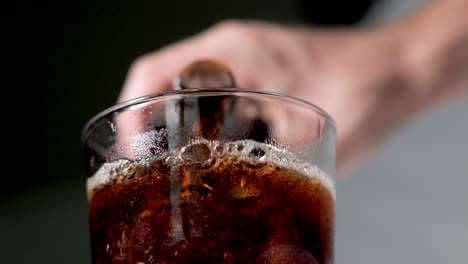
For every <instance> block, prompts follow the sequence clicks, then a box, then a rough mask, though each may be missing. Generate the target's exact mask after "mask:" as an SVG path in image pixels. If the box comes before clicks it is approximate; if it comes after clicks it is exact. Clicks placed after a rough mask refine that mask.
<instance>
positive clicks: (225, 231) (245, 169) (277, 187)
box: [87, 140, 335, 264]
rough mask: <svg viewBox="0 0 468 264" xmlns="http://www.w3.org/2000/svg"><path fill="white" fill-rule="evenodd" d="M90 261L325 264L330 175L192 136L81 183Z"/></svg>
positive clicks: (330, 233)
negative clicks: (85, 198) (84, 186)
mask: <svg viewBox="0 0 468 264" xmlns="http://www.w3.org/2000/svg"><path fill="white" fill-rule="evenodd" d="M87 187H88V200H89V220H90V237H91V247H92V261H93V263H96V264H102V263H148V264H149V263H311V264H315V263H317V264H330V263H333V250H334V249H333V245H334V241H333V238H334V216H335V211H334V210H335V209H334V208H335V207H334V206H335V196H334V188H333V184H332V181H331V179H330V178H329V177H328V176H327V175H326V174H325V173H324V172H322V171H321V170H320V169H319V168H317V167H316V166H314V165H313V164H309V163H306V162H303V161H301V160H300V159H298V158H297V157H296V156H294V155H293V154H291V153H290V152H288V151H286V150H284V149H282V148H279V147H275V146H272V145H268V144H264V143H258V142H254V141H251V140H242V141H237V142H227V143H222V142H218V141H208V140H194V141H192V142H189V143H188V144H187V145H186V146H184V147H182V148H177V149H174V150H172V151H169V152H167V153H162V154H158V155H155V157H153V158H151V159H148V158H145V159H144V160H137V161H130V160H124V159H122V160H118V161H114V162H110V163H106V164H104V165H103V166H102V167H101V168H100V169H99V170H98V171H97V172H96V173H95V174H94V175H93V176H92V177H91V178H89V179H88V186H87Z"/></svg>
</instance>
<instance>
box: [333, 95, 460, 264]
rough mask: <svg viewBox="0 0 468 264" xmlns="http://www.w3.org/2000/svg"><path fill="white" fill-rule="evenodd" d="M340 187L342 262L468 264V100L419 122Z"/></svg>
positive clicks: (339, 258) (339, 249)
mask: <svg viewBox="0 0 468 264" xmlns="http://www.w3.org/2000/svg"><path fill="white" fill-rule="evenodd" d="M337 189H338V191H337V192H338V202H337V248H336V253H337V261H336V263H339V264H340V263H341V264H349V263H356V264H367V263H369V264H371V263H380V264H386V263H388V264H390V263H392V264H393V263H425V264H430V263H434V264H437V263H460V264H461V263H467V260H468V103H465V104H461V105H456V106H451V107H446V108H445V109H440V110H437V111H434V112H431V113H427V114H425V115H424V116H422V117H420V118H418V119H417V120H414V122H411V123H410V124H408V125H407V126H406V127H404V128H402V129H401V130H400V131H399V132H398V133H397V134H396V135H394V137H393V138H392V139H391V140H390V141H388V143H387V144H386V145H385V146H384V147H383V149H382V150H381V151H380V152H379V154H378V155H376V157H375V159H374V160H372V161H371V162H370V163H369V164H368V165H367V166H366V167H365V168H362V169H361V170H359V171H356V172H355V173H354V174H353V175H350V176H349V177H344V178H342V179H341V180H340V181H338V183H337Z"/></svg>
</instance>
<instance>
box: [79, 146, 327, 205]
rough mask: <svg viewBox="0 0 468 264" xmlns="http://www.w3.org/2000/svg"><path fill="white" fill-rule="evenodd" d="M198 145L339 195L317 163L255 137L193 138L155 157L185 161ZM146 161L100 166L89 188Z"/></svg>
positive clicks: (124, 174) (127, 172) (130, 172)
mask: <svg viewBox="0 0 468 264" xmlns="http://www.w3.org/2000/svg"><path fill="white" fill-rule="evenodd" d="M195 144H203V145H206V146H208V147H209V149H210V150H211V154H212V155H210V159H211V158H221V157H223V156H226V155H228V156H235V157H236V158H237V159H239V160H241V161H244V162H248V163H251V164H257V163H269V164H274V165H276V166H278V167H281V168H284V169H289V170H293V171H297V172H298V173H299V174H302V175H305V176H307V177H312V178H316V179H318V180H319V181H320V182H321V183H322V184H323V185H324V186H325V187H326V188H327V189H328V190H330V192H331V194H332V196H333V198H335V196H336V191H335V186H334V183H333V180H332V179H331V178H330V176H328V175H327V174H326V173H325V172H323V171H322V170H321V169H319V168H318V167H317V166H316V165H314V164H310V163H307V162H305V161H302V160H300V159H299V158H298V157H297V156H296V155H294V154H293V153H291V152H289V151H287V150H284V149H281V148H278V147H275V146H272V145H268V144H265V143H259V142H255V141H253V140H239V141H233V142H228V143H221V142H219V141H215V140H214V141H210V140H205V139H195V140H192V141H191V142H190V143H189V144H188V145H186V146H184V147H183V148H181V149H175V150H173V151H171V152H168V153H166V155H163V156H161V155H158V156H157V157H156V158H157V159H158V158H164V159H166V160H169V159H170V160H173V161H177V160H179V161H182V160H181V159H182V158H181V157H182V156H183V155H181V151H183V150H184V149H187V147H189V146H191V145H195ZM147 164H149V163H148V162H147V161H146V160H145V162H143V163H142V162H132V161H129V160H118V161H114V162H110V163H105V164H104V165H102V166H101V168H100V169H99V170H98V171H97V172H96V173H95V174H94V175H93V176H92V177H90V178H89V179H88V182H87V191H88V193H90V192H91V191H92V190H94V189H95V188H97V187H99V186H100V185H103V184H108V183H110V182H111V181H112V180H113V179H114V178H115V177H125V176H130V175H131V174H132V173H133V171H134V169H135V167H136V166H145V165H147Z"/></svg>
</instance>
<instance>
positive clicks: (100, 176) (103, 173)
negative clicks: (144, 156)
mask: <svg viewBox="0 0 468 264" xmlns="http://www.w3.org/2000/svg"><path fill="white" fill-rule="evenodd" d="M134 170H135V166H134V162H132V161H130V160H126V159H120V160H117V161H113V162H108V163H104V164H103V165H102V166H101V167H100V168H99V170H98V171H96V173H94V175H93V176H92V177H89V178H88V180H87V182H86V190H87V192H88V194H90V193H91V191H92V190H94V189H95V188H97V187H98V186H101V185H105V184H109V183H110V182H111V181H112V180H113V179H115V178H116V177H118V176H122V175H124V176H125V175H131V174H132V173H133V171H134Z"/></svg>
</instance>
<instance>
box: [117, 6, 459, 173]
mask: <svg viewBox="0 0 468 264" xmlns="http://www.w3.org/2000/svg"><path fill="white" fill-rule="evenodd" d="M467 10H468V3H467V2H466V1H464V0H451V1H433V2H431V4H428V5H427V7H426V8H423V9H422V10H419V11H417V12H415V13H414V14H412V15H410V16H408V17H407V18H405V19H401V20H400V21H397V22H396V23H393V24H389V25H386V26H379V27H376V28H370V29H352V28H342V29H336V28H327V29H319V28H305V27H298V26H282V25H275V24H269V23H260V22H252V21H250V22H246V21H243V22H241V21H228V22H223V23H220V24H218V25H215V26H214V27H212V28H210V29H208V30H206V31H205V32H202V33H200V34H198V35H196V36H194V37H192V38H190V39H187V40H184V41H181V42H179V43H175V44H173V45H170V46H169V47H166V48H164V49H161V50H158V51H156V52H154V53H151V54H148V55H145V56H143V57H141V58H139V59H138V60H136V62H135V63H134V64H133V66H132V67H131V69H130V71H129V75H128V78H127V80H126V83H125V86H124V88H123V90H122V92H121V95H120V98H119V100H120V101H123V100H128V99H132V98H134V97H138V96H143V95H147V94H151V93H155V92H161V91H163V90H168V89H171V83H172V81H173V80H174V79H175V78H176V76H177V75H178V74H179V73H180V71H181V70H182V68H183V67H185V66H187V65H188V64H190V63H192V62H194V61H195V60H199V59H214V60H218V61H221V62H223V63H225V64H226V65H228V67H230V68H231V69H232V71H233V73H234V76H235V77H236V80H237V84H238V86H239V87H242V88H255V89H265V90H269V91H274V92H280V93H284V94H288V95H290V96H294V97H299V98H302V99H304V100H307V101H309V102H311V103H313V104H315V105H317V106H319V107H321V108H323V109H324V110H325V111H327V112H328V113H329V114H330V115H331V116H332V117H333V119H334V120H335V122H336V125H337V169H338V174H344V173H346V172H349V170H350V169H351V168H354V167H355V166H358V165H360V164H361V162H362V161H364V160H365V159H366V158H368V157H369V156H370V155H372V153H374V151H375V150H376V149H377V147H378V146H379V145H381V144H382V143H383V142H384V140H385V139H386V137H387V136H389V134H390V133H391V132H392V131H394V130H395V129H396V128H398V127H400V126H401V125H403V123H404V122H405V121H406V120H408V119H409V118H410V117H412V116H413V115H414V114H415V113H417V112H422V111H423V110H426V109H428V108H430V107H433V106H434V105H440V104H441V103H446V102H453V101H455V100H460V99H462V98H466V97H465V96H466V95H468V77H467V76H468V50H467V49H466V48H465V47H467V45H468V17H467V16H466V15H465V14H466V11H467ZM445 22H446V23H445Z"/></svg>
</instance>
